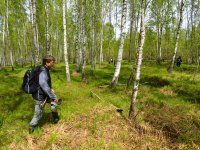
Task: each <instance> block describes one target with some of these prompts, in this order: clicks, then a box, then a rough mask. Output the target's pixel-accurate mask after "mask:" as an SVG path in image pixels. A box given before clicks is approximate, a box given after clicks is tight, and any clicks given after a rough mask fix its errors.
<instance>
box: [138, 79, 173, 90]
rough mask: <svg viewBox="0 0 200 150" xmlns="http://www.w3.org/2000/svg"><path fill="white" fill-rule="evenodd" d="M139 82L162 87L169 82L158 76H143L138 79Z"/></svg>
mask: <svg viewBox="0 0 200 150" xmlns="http://www.w3.org/2000/svg"><path fill="white" fill-rule="evenodd" d="M140 83H141V84H145V85H149V86H152V87H163V86H167V85H170V82H169V81H168V80H165V79H162V78H161V77H158V76H152V77H151V76H144V77H142V78H141V80H140Z"/></svg>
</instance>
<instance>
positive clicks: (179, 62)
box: [176, 56, 182, 67]
mask: <svg viewBox="0 0 200 150" xmlns="http://www.w3.org/2000/svg"><path fill="white" fill-rule="evenodd" d="M181 62H182V59H181V56H179V57H178V58H177V60H176V66H177V67H180V66H181Z"/></svg>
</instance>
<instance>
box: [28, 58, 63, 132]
mask: <svg viewBox="0 0 200 150" xmlns="http://www.w3.org/2000/svg"><path fill="white" fill-rule="evenodd" d="M54 64H55V58H54V57H53V56H51V55H47V56H45V57H44V58H43V64H42V66H41V68H40V73H39V87H38V90H37V91H36V92H35V93H33V94H32V97H33V99H34V100H35V113H34V115H33V118H32V120H31V122H30V123H29V132H30V133H32V132H33V131H34V129H35V127H36V126H37V124H38V122H39V120H40V119H41V117H42V113H43V109H44V106H45V104H46V102H47V103H50V104H51V111H52V115H53V122H54V123H57V122H58V121H59V116H58V112H57V102H58V99H57V97H56V95H55V93H54V91H53V90H52V88H51V76H50V73H49V70H50V69H51V68H52V67H53V66H54Z"/></svg>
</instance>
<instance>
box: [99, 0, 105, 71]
mask: <svg viewBox="0 0 200 150" xmlns="http://www.w3.org/2000/svg"><path fill="white" fill-rule="evenodd" d="M103 2H104V1H102V2H101V8H102V9H101V11H102V12H101V23H102V25H101V35H100V54H99V65H100V67H101V65H102V63H103V29H104V23H105V14H106V8H104V5H103ZM104 10H105V11H104Z"/></svg>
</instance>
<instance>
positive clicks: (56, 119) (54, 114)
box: [52, 112, 60, 124]
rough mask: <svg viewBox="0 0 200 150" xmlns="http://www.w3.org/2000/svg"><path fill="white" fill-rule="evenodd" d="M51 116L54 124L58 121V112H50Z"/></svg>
mask: <svg viewBox="0 0 200 150" xmlns="http://www.w3.org/2000/svg"><path fill="white" fill-rule="evenodd" d="M52 116H53V123H54V124H56V123H58V121H59V119H60V118H59V116H58V112H52Z"/></svg>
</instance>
